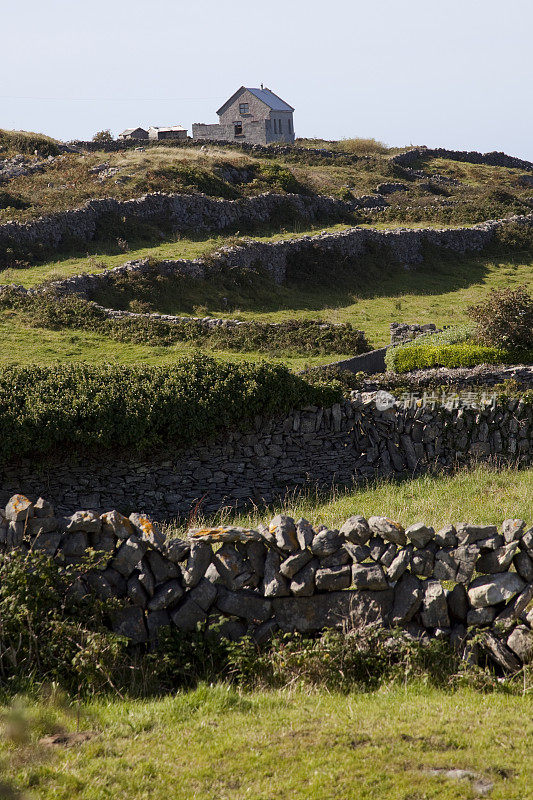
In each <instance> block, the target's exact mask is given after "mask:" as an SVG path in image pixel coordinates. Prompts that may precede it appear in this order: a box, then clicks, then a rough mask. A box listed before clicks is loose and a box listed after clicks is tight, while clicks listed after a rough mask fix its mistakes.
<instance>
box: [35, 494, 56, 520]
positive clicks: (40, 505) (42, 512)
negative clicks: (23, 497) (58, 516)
mask: <svg viewBox="0 0 533 800" xmlns="http://www.w3.org/2000/svg"><path fill="white" fill-rule="evenodd" d="M33 513H34V515H35V516H36V517H39V518H40V519H44V518H46V517H53V516H54V507H53V505H52V504H51V503H49V502H48V501H47V500H44V498H42V497H39V499H38V500H37V502H36V503H34V506H33Z"/></svg>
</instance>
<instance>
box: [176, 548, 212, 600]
mask: <svg viewBox="0 0 533 800" xmlns="http://www.w3.org/2000/svg"><path fill="white" fill-rule="evenodd" d="M212 558H213V550H212V548H211V545H210V544H208V543H207V542H194V541H193V542H191V551H190V554H189V558H188V559H187V566H186V568H185V570H184V573H183V582H184V583H185V586H186V587H187V588H188V589H192V588H193V587H194V586H196V584H197V583H199V582H200V579H201V578H203V577H204V575H205V573H206V570H207V568H208V566H209V564H210V563H211V560H212Z"/></svg>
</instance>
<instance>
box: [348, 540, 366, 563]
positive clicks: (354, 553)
mask: <svg viewBox="0 0 533 800" xmlns="http://www.w3.org/2000/svg"><path fill="white" fill-rule="evenodd" d="M342 549H343V550H344V552H345V553H348V555H349V556H350V558H351V559H352V561H355V562H356V563H360V562H361V561H366V560H367V558H370V548H369V547H367V546H366V544H352V543H351V542H345V543H344V544H343V546H342Z"/></svg>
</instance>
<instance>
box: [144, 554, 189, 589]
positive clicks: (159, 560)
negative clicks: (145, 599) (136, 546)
mask: <svg viewBox="0 0 533 800" xmlns="http://www.w3.org/2000/svg"><path fill="white" fill-rule="evenodd" d="M145 564H147V565H148V567H149V569H150V572H151V574H152V575H153V578H154V585H155V586H158V585H159V584H160V583H165V582H166V581H169V580H171V579H172V578H178V577H181V571H180V568H179V567H178V566H177V565H176V564H174V563H173V562H172V561H168V560H167V559H166V558H164V557H163V556H162V555H161V554H160V553H158V552H157V550H150V549H149V550H147V552H146V556H145V557H144V559H143V570H144V568H145V567H144V565H145Z"/></svg>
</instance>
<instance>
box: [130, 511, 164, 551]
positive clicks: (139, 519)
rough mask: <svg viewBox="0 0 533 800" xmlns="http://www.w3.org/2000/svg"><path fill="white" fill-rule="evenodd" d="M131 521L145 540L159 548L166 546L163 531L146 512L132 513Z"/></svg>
mask: <svg viewBox="0 0 533 800" xmlns="http://www.w3.org/2000/svg"><path fill="white" fill-rule="evenodd" d="M130 522H131V524H132V525H133V527H134V529H135V532H136V533H137V535H138V536H140V538H141V539H142V541H143V542H148V544H151V545H152V547H156V548H158V549H160V548H162V547H163V546H164V544H165V536H164V534H163V532H162V531H161V530H160V528H159V526H158V525H157V524H156V523H155V522H152V521H151V520H150V519H148V517H147V516H146V515H145V514H130Z"/></svg>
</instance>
